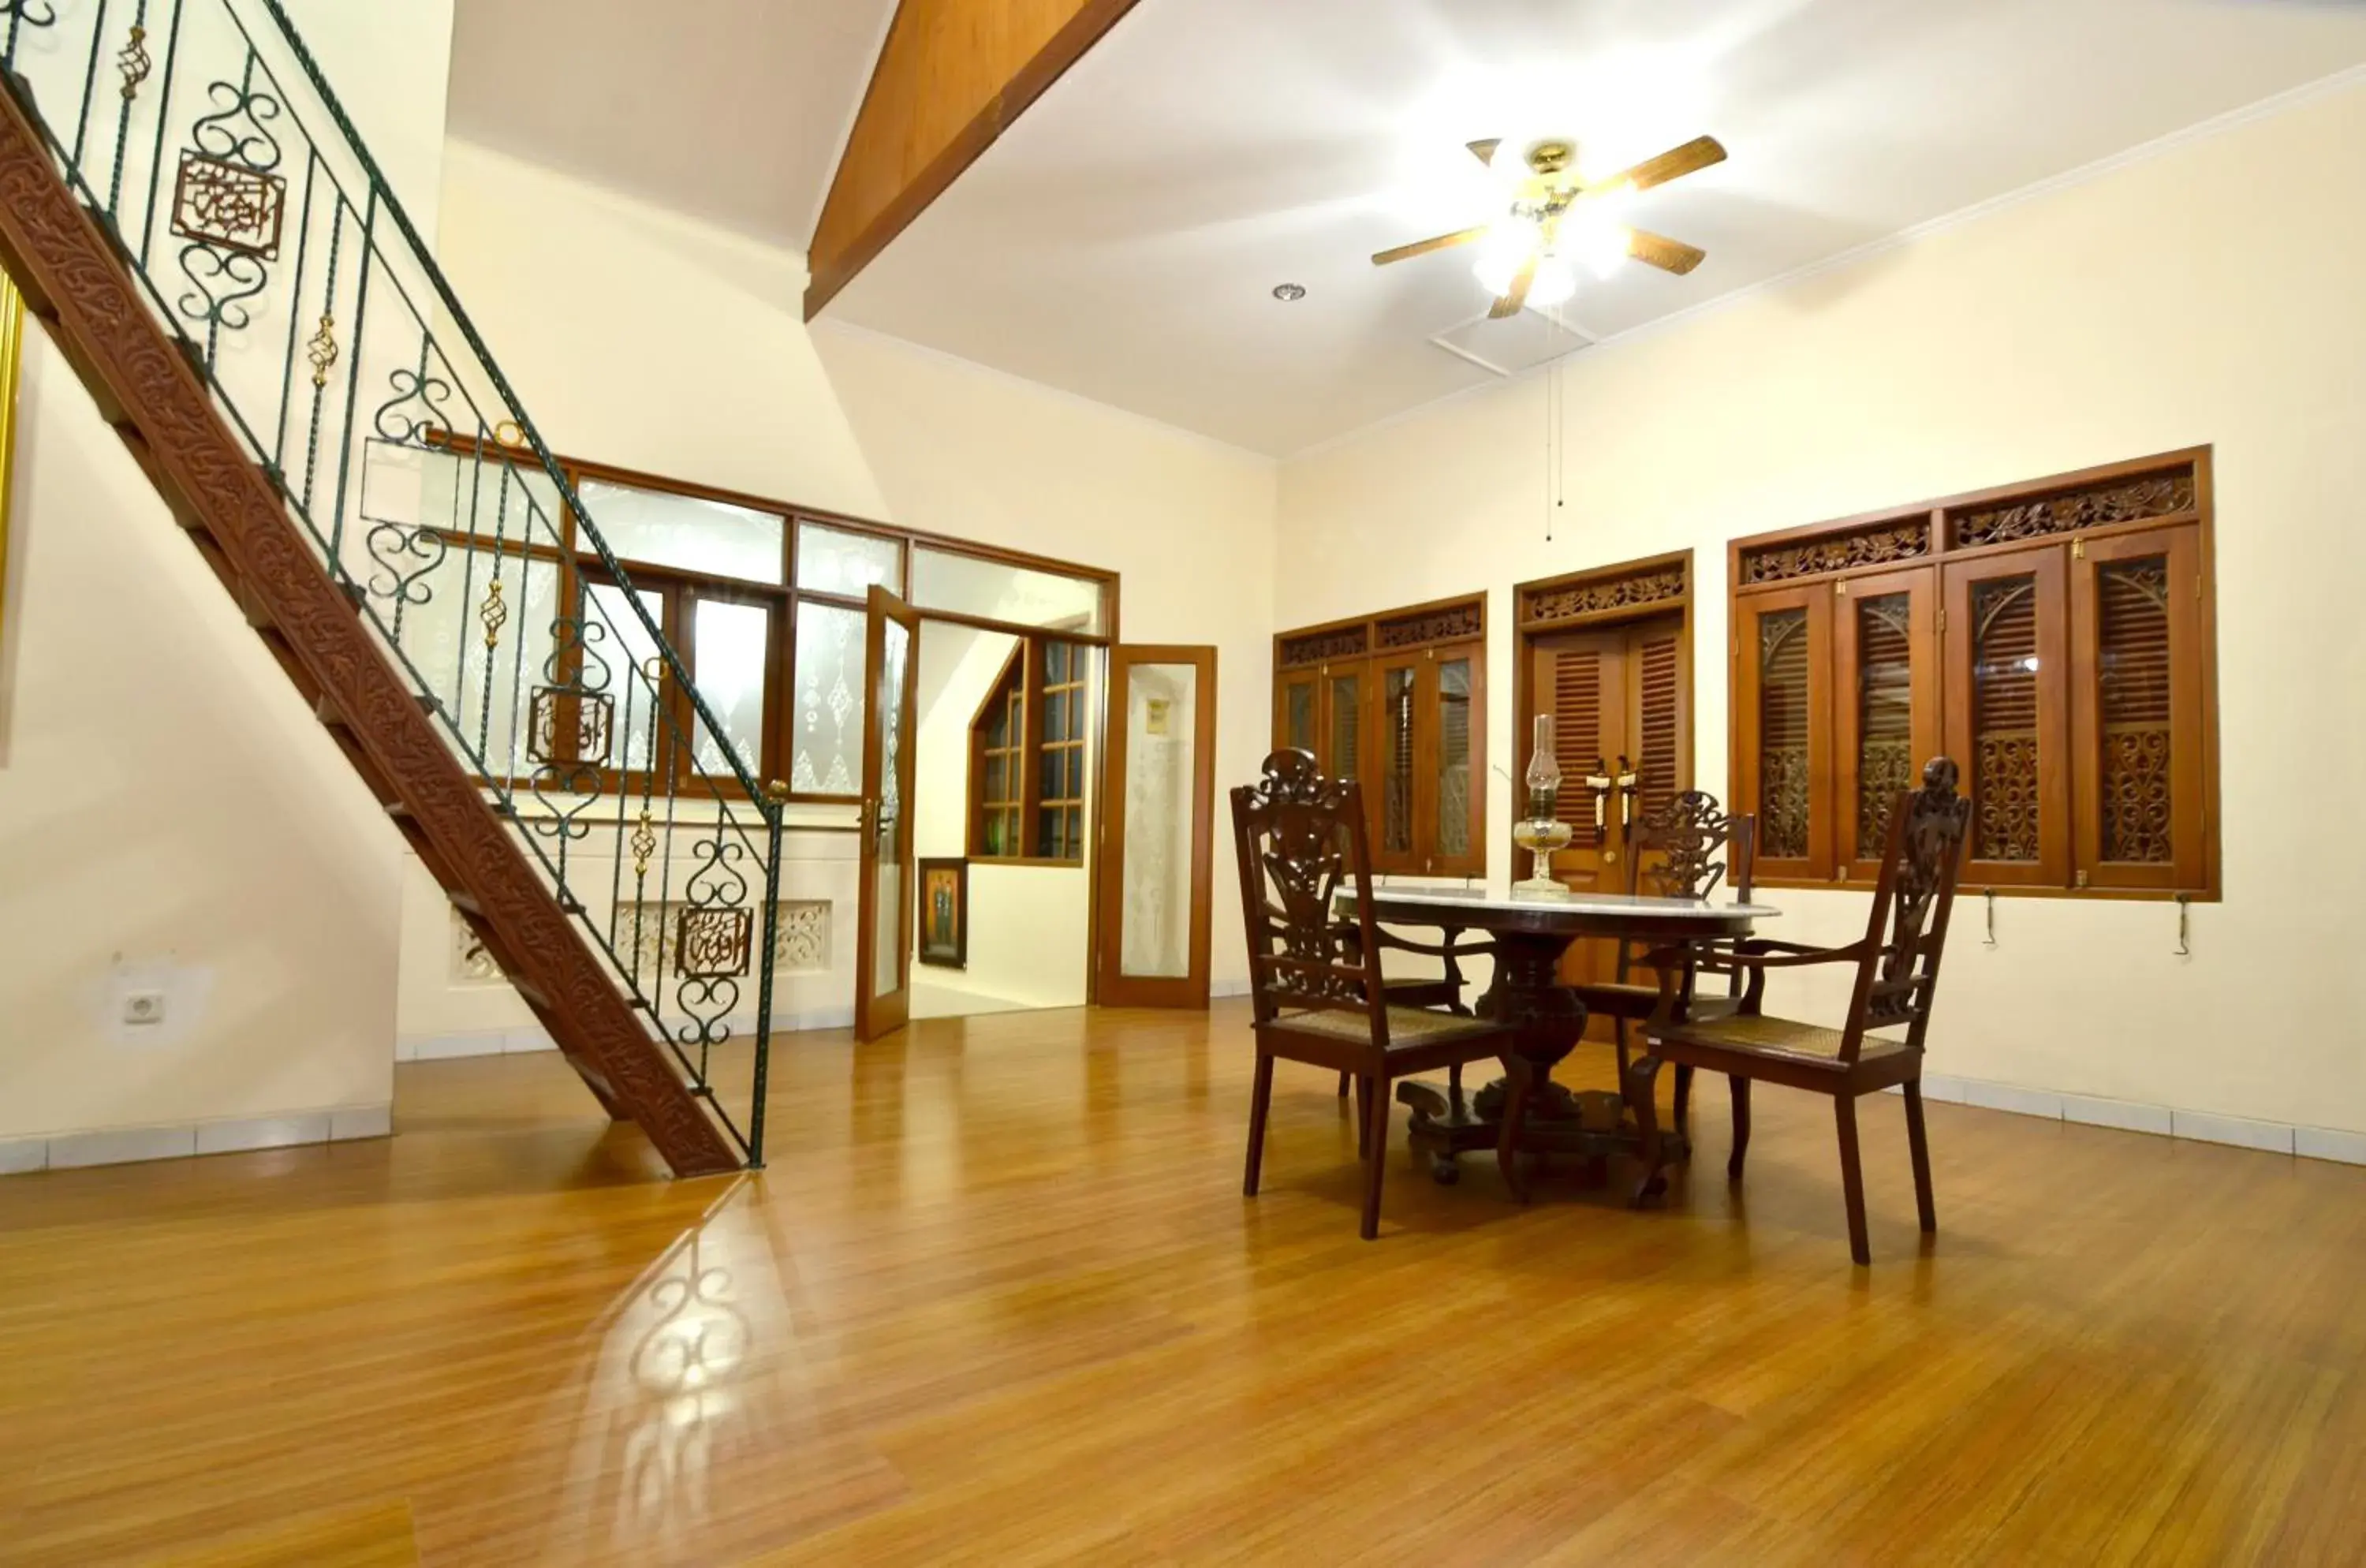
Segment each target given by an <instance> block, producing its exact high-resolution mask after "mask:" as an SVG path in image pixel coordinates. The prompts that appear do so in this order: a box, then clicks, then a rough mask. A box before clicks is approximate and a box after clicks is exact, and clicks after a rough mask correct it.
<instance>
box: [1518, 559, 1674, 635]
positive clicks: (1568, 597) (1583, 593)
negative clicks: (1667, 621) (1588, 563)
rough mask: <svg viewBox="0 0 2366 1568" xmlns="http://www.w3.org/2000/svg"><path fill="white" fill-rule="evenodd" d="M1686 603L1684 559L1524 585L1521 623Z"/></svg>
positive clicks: (1536, 623) (1540, 623) (1542, 623)
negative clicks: (1569, 580) (1527, 586)
mask: <svg viewBox="0 0 2366 1568" xmlns="http://www.w3.org/2000/svg"><path fill="white" fill-rule="evenodd" d="M1659 608H1665V609H1668V610H1681V609H1682V608H1684V562H1683V561H1682V560H1681V559H1679V560H1672V561H1664V562H1660V563H1655V564H1654V563H1647V564H1645V565H1644V566H1642V567H1639V568H1638V569H1637V570H1633V571H1622V572H1618V573H1617V574H1615V575H1609V576H1603V577H1592V578H1587V579H1584V580H1583V581H1575V582H1551V583H1539V584H1538V585H1536V586H1534V587H1530V588H1526V589H1523V590H1522V591H1521V592H1520V624H1521V625H1522V626H1549V625H1551V624H1552V623H1554V622H1558V621H1579V620H1583V618H1584V617H1586V616H1589V615H1602V614H1604V613H1606V612H1608V611H1617V610H1626V611H1632V610H1639V609H1659Z"/></svg>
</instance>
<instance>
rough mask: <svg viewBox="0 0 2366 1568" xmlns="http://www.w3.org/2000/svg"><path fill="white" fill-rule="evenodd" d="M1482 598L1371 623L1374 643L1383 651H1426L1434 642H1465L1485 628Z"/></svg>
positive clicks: (1485, 620) (1484, 609) (1478, 634)
mask: <svg viewBox="0 0 2366 1568" xmlns="http://www.w3.org/2000/svg"><path fill="white" fill-rule="evenodd" d="M1486 604H1487V602H1486V601H1485V600H1484V599H1465V600H1463V601H1462V602H1461V603H1459V604H1440V605H1437V606H1434V607H1433V608H1430V609H1426V610H1420V611H1416V612H1414V614H1412V615H1399V616H1396V617H1394V618H1392V619H1390V620H1384V621H1375V622H1373V623H1372V630H1373V636H1374V640H1375V641H1376V643H1377V644H1378V645H1379V647H1380V648H1381V649H1383V650H1387V651H1395V650H1397V649H1407V648H1426V647H1428V646H1429V645H1430V644H1431V643H1437V642H1467V641H1468V640H1470V638H1472V637H1478V636H1480V635H1481V634H1482V633H1483V632H1485V630H1486V629H1487V613H1486Z"/></svg>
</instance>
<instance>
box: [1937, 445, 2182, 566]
mask: <svg viewBox="0 0 2366 1568" xmlns="http://www.w3.org/2000/svg"><path fill="white" fill-rule="evenodd" d="M2198 494H2199V491H2197V489H2196V487H2195V483H2194V476H2193V465H2192V464H2191V463H2190V462H2187V463H2180V464H2178V465H2177V466H2176V467H2174V468H2167V469H2163V470H2160V471H2158V472H2156V473H2149V474H2131V475H2128V476H2125V477H2123V478H2119V479H2103V480H2100V481H2098V482H2096V483H2093V484H2087V485H2079V486H2076V487H2074V488H2071V489H2067V490H2061V491H2055V492H2054V493H2053V494H2051V495H2034V496H2031V497H2028V498H2026V499H2023V498H2020V497H2014V498H2011V499H2008V500H2004V501H1998V502H1989V503H1988V504H1986V505H1980V506H1966V507H1962V508H1951V509H1950V510H1949V511H1948V513H1947V536H1948V539H1949V541H1950V542H1951V543H1952V544H1953V545H1954V546H1955V548H1957V549H1970V548H1971V547H1974V546H1976V545H2002V544H2008V543H2011V542H2012V541H2014V540H2019V539H2042V538H2045V537H2047V536H2050V535H2055V534H2071V533H2076V532H2078V531H2079V529H2081V528H2100V527H2101V526H2102V525H2105V524H2107V523H2141V522H2146V521H2149V520H2151V519H2154V518H2168V517H2174V516H2176V515H2177V514H2178V513H2186V512H2191V511H2192V510H2193V509H2194V507H2195V505H2196V504H2197V496H2198Z"/></svg>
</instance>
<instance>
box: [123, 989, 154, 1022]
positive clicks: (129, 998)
mask: <svg viewBox="0 0 2366 1568" xmlns="http://www.w3.org/2000/svg"><path fill="white" fill-rule="evenodd" d="M123 1021H124V1022H125V1023H126V1024H128V1025H130V1027H131V1028H133V1029H154V1028H158V1027H160V1026H161V1025H162V1024H163V1021H164V993H163V992H162V991H127V992H125V993H124V996H123Z"/></svg>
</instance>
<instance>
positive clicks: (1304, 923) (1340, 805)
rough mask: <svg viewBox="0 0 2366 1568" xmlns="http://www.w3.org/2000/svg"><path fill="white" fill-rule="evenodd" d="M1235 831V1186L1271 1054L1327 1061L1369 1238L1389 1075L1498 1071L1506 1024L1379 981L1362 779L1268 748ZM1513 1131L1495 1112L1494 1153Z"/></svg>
mask: <svg viewBox="0 0 2366 1568" xmlns="http://www.w3.org/2000/svg"><path fill="white" fill-rule="evenodd" d="M1233 833H1234V840H1235V842H1236V844H1237V845H1238V848H1239V851H1240V873H1241V915H1242V924H1243V926H1244V927H1245V930H1246V931H1247V933H1248V948H1249V994H1250V998H1251V1001H1252V1004H1253V1006H1254V1008H1255V1010H1256V1022H1255V1024H1254V1026H1253V1027H1254V1029H1255V1031H1256V1090H1255V1093H1254V1095H1253V1097H1252V1099H1251V1100H1250V1105H1249V1147H1248V1168H1247V1173H1246V1176H1245V1179H1244V1180H1243V1183H1242V1190H1244V1191H1245V1192H1246V1193H1248V1194H1249V1195H1250V1196H1252V1197H1254V1196H1256V1190H1257V1174H1258V1168H1259V1166H1260V1164H1261V1163H1262V1160H1263V1156H1264V1154H1265V1122H1266V1112H1267V1111H1268V1107H1269V1106H1270V1105H1271V1103H1272V1100H1273V1064H1274V1061H1275V1059H1276V1058H1277V1057H1279V1058H1282V1059H1285V1060H1289V1061H1294V1062H1305V1063H1307V1064H1309V1065H1311V1066H1318V1067H1331V1068H1335V1069H1336V1070H1337V1071H1339V1072H1341V1073H1344V1074H1346V1075H1347V1076H1349V1077H1352V1078H1353V1079H1354V1080H1355V1082H1356V1085H1357V1088H1358V1107H1357V1146H1358V1153H1359V1154H1360V1155H1361V1156H1362V1158H1363V1160H1364V1213H1363V1231H1362V1234H1363V1236H1364V1239H1365V1240H1367V1241H1369V1240H1371V1239H1372V1238H1373V1237H1375V1236H1377V1235H1379V1234H1380V1177H1381V1172H1382V1171H1383V1170H1384V1169H1385V1168H1386V1167H1387V1164H1388V1127H1389V1086H1390V1085H1391V1083H1392V1082H1393V1081H1394V1080H1396V1079H1397V1078H1400V1077H1409V1076H1411V1075H1412V1074H1414V1073H1422V1072H1433V1071H1435V1070H1437V1068H1439V1067H1449V1066H1460V1065H1461V1064H1463V1063H1465V1062H1477V1061H1486V1060H1491V1059H1492V1060H1495V1061H1499V1062H1502V1063H1504V1071H1506V1072H1507V1073H1508V1072H1510V1071H1511V1070H1512V1068H1511V1063H1510V1056H1511V1054H1512V1050H1513V1045H1514V1041H1515V1036H1514V1035H1513V1033H1512V1032H1511V1031H1509V1030H1506V1029H1503V1028H1499V1027H1498V1026H1496V1025H1495V1024H1493V1023H1491V1022H1489V1021H1486V1020H1483V1019H1474V1018H1466V1017H1461V1016H1459V1015H1457V1014H1454V1013H1450V1012H1437V1011H1430V1010H1424V1009H1420V1008H1408V1007H1401V1006H1396V1005H1393V1004H1392V1003H1391V1000H1390V998H1389V996H1388V993H1387V990H1386V987H1384V986H1383V985H1382V984H1381V983H1380V933H1379V930H1378V928H1377V927H1376V926H1375V925H1374V924H1373V920H1372V860H1371V848H1370V845H1369V841H1368V840H1367V839H1366V836H1365V829H1364V809H1363V797H1362V792H1361V791H1360V789H1359V788H1358V786H1357V784H1355V783H1354V781H1352V780H1340V779H1329V778H1324V776H1323V775H1322V774H1321V773H1318V772H1317V771H1316V769H1315V765H1314V759H1313V757H1312V756H1310V755H1308V754H1307V753H1306V752H1303V751H1276V752H1274V753H1273V754H1272V755H1271V756H1269V757H1268V758H1267V759H1266V760H1265V771H1264V776H1263V777H1262V778H1260V779H1259V780H1258V781H1257V782H1256V784H1243V785H1241V786H1240V787H1239V788H1237V789H1234V791H1233ZM1342 892H1345V893H1347V894H1350V895H1352V897H1353V899H1354V903H1355V909H1354V913H1353V915H1352V917H1350V918H1346V919H1343V918H1342V916H1341V913H1340V912H1339V910H1338V908H1337V898H1338V896H1339V895H1340V894H1341V893H1342ZM1518 1142H1519V1128H1518V1126H1517V1125H1516V1124H1512V1125H1507V1126H1506V1127H1505V1129H1504V1136H1503V1141H1502V1145H1501V1147H1500V1149H1499V1157H1501V1158H1502V1159H1503V1160H1504V1161H1505V1162H1509V1161H1510V1160H1511V1159H1512V1158H1513V1157H1514V1156H1515V1154H1516V1151H1517V1145H1518ZM1507 1179H1508V1173H1507Z"/></svg>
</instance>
